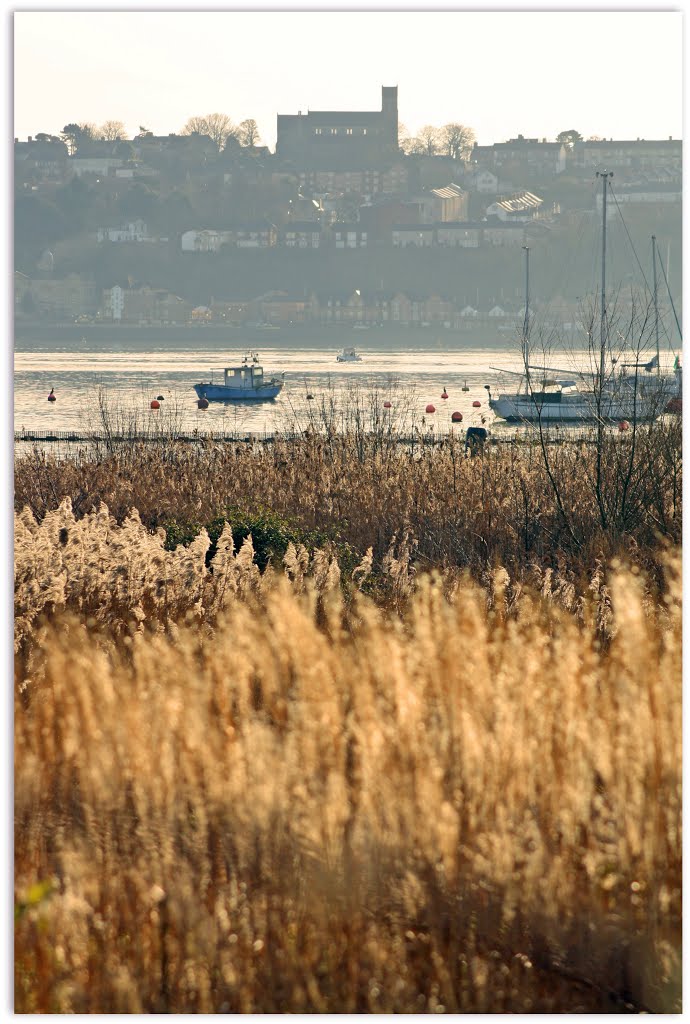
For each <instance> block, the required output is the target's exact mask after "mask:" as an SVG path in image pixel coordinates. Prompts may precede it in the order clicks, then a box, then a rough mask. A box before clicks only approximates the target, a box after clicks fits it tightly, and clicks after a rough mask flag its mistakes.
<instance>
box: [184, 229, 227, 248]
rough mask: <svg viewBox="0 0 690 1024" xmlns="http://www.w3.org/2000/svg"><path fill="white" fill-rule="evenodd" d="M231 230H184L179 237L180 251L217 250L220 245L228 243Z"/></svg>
mask: <svg viewBox="0 0 690 1024" xmlns="http://www.w3.org/2000/svg"><path fill="white" fill-rule="evenodd" d="M231 237H232V232H231V231H208V230H203V231H185V232H183V234H182V237H181V239H180V247H181V249H182V252H218V250H219V249H220V247H221V245H224V244H226V243H229V242H230V240H231Z"/></svg>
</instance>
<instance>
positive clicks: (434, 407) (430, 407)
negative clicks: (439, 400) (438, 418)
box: [426, 403, 436, 412]
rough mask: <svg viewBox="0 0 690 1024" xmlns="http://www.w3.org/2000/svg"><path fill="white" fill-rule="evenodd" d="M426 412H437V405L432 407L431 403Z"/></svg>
mask: <svg viewBox="0 0 690 1024" xmlns="http://www.w3.org/2000/svg"><path fill="white" fill-rule="evenodd" d="M426 411H427V412H436V406H435V405H431V403H429V405H427V407H426Z"/></svg>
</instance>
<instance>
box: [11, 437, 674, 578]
mask: <svg viewBox="0 0 690 1024" xmlns="http://www.w3.org/2000/svg"><path fill="white" fill-rule="evenodd" d="M681 441H682V438H681V430H680V426H679V424H678V423H668V424H667V423H664V422H660V423H659V424H655V425H654V429H653V430H650V431H639V432H638V433H637V434H636V436H635V438H634V443H633V441H632V439H630V438H628V436H627V435H624V436H623V437H622V438H619V437H609V436H607V437H606V438H605V439H604V444H603V451H602V458H601V460H600V462H601V467H602V469H601V481H600V484H601V486H600V487H599V489H598V492H597V487H596V479H595V462H596V460H595V458H594V449H593V447H592V445H591V444H589V443H587V440H586V439H585V440H583V441H578V442H569V443H563V444H553V445H548V446H545V449H544V451H542V450H541V448H540V446H539V445H538V444H534V443H524V442H523V441H521V440H520V439H519V438H518V437H517V436H516V439H515V442H514V443H512V444H501V445H496V446H495V447H493V446H488V447H487V449H486V451H485V454H484V457H483V458H467V457H465V451H464V441H463V438H461V437H456V436H453V435H451V436H450V437H448V438H446V439H445V440H444V441H443V443H441V444H430V443H428V439H425V438H424V437H421V438H417V440H416V441H415V443H414V444H410V445H404V444H401V443H400V442H399V439H398V438H397V437H396V436H395V435H394V434H392V433H388V432H386V431H385V430H384V429H382V430H381V431H379V432H378V433H373V434H371V433H363V432H351V433H335V432H332V431H329V430H326V431H325V432H324V431H322V432H321V433H318V432H310V433H308V434H305V435H304V436H303V437H301V438H297V439H293V440H284V439H281V438H280V437H278V438H277V439H276V440H275V442H274V443H272V444H266V445H260V444H226V443H208V444H198V445H193V444H185V443H175V442H173V441H169V442H167V443H165V444H161V445H158V444H156V443H154V442H150V443H147V444H135V443H133V442H131V443H129V444H127V445H126V446H121V447H120V448H119V449H117V450H115V451H114V452H112V453H109V454H108V453H104V454H103V455H102V457H98V458H96V457H94V455H93V454H92V453H89V452H84V453H82V454H81V455H79V456H78V457H75V458H70V459H56V458H54V457H51V456H48V455H45V454H43V453H41V452H38V451H34V452H33V453H30V454H29V455H25V456H21V457H19V458H18V459H17V460H16V463H15V508H16V510H17V511H21V510H22V509H23V508H24V507H25V506H28V507H29V508H30V509H31V511H32V512H33V514H34V516H35V517H36V518H37V519H38V520H42V519H43V517H44V516H45V514H46V513H47V512H49V511H55V510H56V509H57V507H58V505H59V504H60V501H61V500H62V499H63V497H65V496H69V497H70V498H71V500H72V505H73V509H74V512H75V515H76V516H77V517H78V518H81V516H83V515H84V514H86V513H87V512H92V511H95V510H97V509H98V507H99V506H100V504H101V503H105V504H106V505H107V506H108V509H109V510H110V512H111V514H112V515H113V517H114V518H115V519H116V520H117V522H118V523H121V522H122V521H123V520H124V519H125V518H126V516H127V515H128V514H129V511H130V509H131V508H132V507H134V508H136V509H137V510H138V512H139V515H140V517H141V520H142V522H143V523H144V525H145V526H146V527H147V528H148V529H149V530H152V531H153V530H156V529H157V528H159V527H161V526H164V527H168V526H169V524H171V523H174V524H178V525H180V526H181V527H184V528H186V527H190V528H195V529H196V530H198V529H199V528H200V527H201V526H203V525H207V524H208V523H209V522H210V521H212V520H213V519H214V518H216V517H221V518H227V517H228V514H229V513H231V512H232V511H233V510H237V509H242V510H251V509H257V508H258V509H270V510H272V512H274V513H276V514H278V515H280V516H283V517H287V518H289V519H290V520H291V521H293V522H294V523H295V524H296V525H297V526H299V527H300V528H301V529H303V530H306V531H320V532H322V533H326V534H327V535H328V536H330V537H332V538H333V539H336V540H339V541H342V542H346V543H347V544H349V545H350V546H351V547H352V548H353V550H354V551H356V552H357V553H358V555H359V557H361V556H362V555H364V553H365V552H366V550H367V549H368V548H369V547H370V546H371V547H372V549H373V554H374V558H375V559H376V560H377V561H380V560H381V559H382V558H383V557H384V555H385V553H386V550H387V548H388V545H389V542H390V538H391V537H392V536H393V534H396V535H397V536H398V537H402V536H403V535H404V534H405V532H406V531H410V533H411V534H412V535H413V536H414V537H415V538H416V540H417V548H416V550H415V559H416V561H417V562H419V563H420V564H421V565H422V566H423V567H425V568H432V567H437V566H439V567H441V566H455V567H460V568H462V569H464V568H468V569H470V570H471V571H472V573H473V574H476V573H478V572H480V571H481V570H482V569H484V568H485V567H486V566H487V565H489V566H493V565H495V564H497V563H500V564H501V565H504V566H505V567H506V568H507V569H508V571H509V572H510V574H511V577H513V578H516V577H517V576H519V575H521V574H522V573H523V570H524V569H525V568H526V567H527V566H529V565H530V564H532V563H537V564H539V565H541V566H543V567H544V568H548V567H549V566H550V567H553V568H556V567H558V568H570V569H572V570H573V571H575V572H576V573H580V572H582V571H585V572H586V571H588V570H589V568H590V566H591V565H592V563H593V561H594V559H595V558H597V557H598V558H603V559H608V558H610V557H611V556H612V555H614V554H619V553H621V551H623V552H625V553H626V554H627V555H628V557H633V555H635V557H643V554H644V552H645V551H646V550H648V549H649V548H651V547H656V545H657V543H658V539H659V538H660V537H663V538H664V539H665V540H667V541H669V542H671V543H680V539H681V526H682V517H681V488H682V467H681ZM544 452H546V455H547V457H548V472H547V468H546V465H545V462H544ZM557 499H558V500H557ZM633 548H634V551H633V550H632V549H633Z"/></svg>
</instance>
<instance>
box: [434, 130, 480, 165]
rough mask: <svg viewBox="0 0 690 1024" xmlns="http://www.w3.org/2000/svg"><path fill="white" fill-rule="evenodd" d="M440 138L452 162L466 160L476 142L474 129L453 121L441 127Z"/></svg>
mask: <svg viewBox="0 0 690 1024" xmlns="http://www.w3.org/2000/svg"><path fill="white" fill-rule="evenodd" d="M441 137H442V141H443V145H444V146H445V148H446V152H447V153H448V156H452V157H453V159H454V160H458V159H459V160H466V159H467V157H468V156H469V154H470V153H471V151H472V147H473V146H474V144H475V142H476V140H477V137H476V135H475V133H474V129H472V128H468V127H467V125H464V124H457V122H455V121H452V122H451V123H450V124H445V125H444V126H443V128H442V129H441Z"/></svg>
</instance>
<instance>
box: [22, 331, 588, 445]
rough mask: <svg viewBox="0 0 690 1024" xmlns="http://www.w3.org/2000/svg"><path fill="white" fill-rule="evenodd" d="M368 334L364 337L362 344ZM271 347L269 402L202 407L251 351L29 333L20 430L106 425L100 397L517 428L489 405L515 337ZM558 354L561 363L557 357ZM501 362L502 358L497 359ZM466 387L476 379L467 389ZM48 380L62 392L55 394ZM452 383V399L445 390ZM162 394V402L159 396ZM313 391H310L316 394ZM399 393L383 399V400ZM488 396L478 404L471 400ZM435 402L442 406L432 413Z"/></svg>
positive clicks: (236, 427) (180, 421) (285, 420)
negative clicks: (500, 343)
mask: <svg viewBox="0 0 690 1024" xmlns="http://www.w3.org/2000/svg"><path fill="white" fill-rule="evenodd" d="M358 340H359V339H355V343H356V342H357V341H358ZM295 341H296V345H295V347H292V348H290V349H285V348H263V349H261V351H260V357H261V363H262V365H263V366H264V372H265V373H266V374H271V373H275V372H283V371H284V372H285V387H284V388H283V391H282V392H281V394H280V395H279V397H278V398H277V399H275V400H274V401H272V402H263V403H251V404H248V403H228V404H224V403H211V404H210V406H209V408H208V409H207V410H200V409H199V408H198V407H197V398H196V394H195V392H194V390H193V387H192V386H193V384H195V383H198V382H200V381H207V380H209V379H210V378H211V374H213V378H214V380H218V381H220V380H221V379H222V370H223V368H224V367H225V366H227V365H232V364H238V363H239V362H240V361H241V358H242V356H243V354H244V353H243V351H241V350H236V351H234V352H229V351H228V350H227V348H225V347H222V348H221V347H219V346H216V347H213V346H211V345H208V344H206V346H205V347H199V346H198V345H197V346H192V345H191V344H190V345H189V346H180V345H179V344H178V345H172V344H171V345H170V346H169V347H167V348H166V347H162V346H158V345H157V346H156V349H155V350H153V347H152V346H150V345H146V344H145V343H143V344H142V343H139V344H130V345H123V344H116V343H112V344H109V343H104V344H101V343H84V342H81V343H64V344H59V345H56V344H49V343H40V342H31V341H21V342H20V343H19V344H18V345H17V348H16V350H15V375H14V425H15V430H21V429H22V428H25V429H26V430H27V431H31V430H37V431H45V430H55V431H58V430H73V431H76V432H85V431H88V430H99V429H102V427H103V415H102V413H101V412H100V411H99V407H98V397H99V395H100V396H101V399H102V401H104V402H105V404H106V406H107V410H108V411H107V415H108V417H109V418H110V425H111V427H115V428H117V427H118V426H124V427H126V426H132V425H136V427H137V428H139V429H142V428H143V429H146V428H147V427H151V426H153V425H155V424H156V423H159V424H161V425H165V424H169V425H171V426H174V427H175V428H178V429H180V430H185V431H191V430H194V429H197V430H199V431H204V432H205V431H224V432H227V433H231V432H236V433H247V432H256V433H261V432H274V431H284V430H285V431H289V430H303V429H304V428H305V427H306V426H308V425H309V423H310V422H315V423H318V422H319V421H320V420H322V419H323V417H324V416H327V417H328V418H329V419H330V420H331V421H332V422H334V423H335V424H336V425H343V424H344V423H345V422H346V420H347V416H348V413H347V410H348V409H349V410H350V415H351V414H352V409H353V408H354V407H355V406H358V407H359V408H360V410H362V414H363V416H364V418H365V420H367V419H368V421H369V422H371V420H372V419H376V418H381V417H388V419H389V420H390V422H391V423H392V424H393V425H394V426H395V427H396V428H399V429H405V430H407V429H411V428H413V427H417V428H418V429H420V430H424V431H425V432H429V431H434V432H437V433H441V432H445V431H447V430H449V429H451V415H452V413H453V412H460V413H462V417H463V420H462V423H461V424H459V426H458V429H460V430H462V431H463V432H464V430H465V429H466V427H468V426H472V425H476V426H478V425H481V424H483V425H485V426H487V427H489V428H490V429H491V430H492V431H494V432H501V431H506V430H507V431H514V430H515V428H514V427H509V426H507V425H506V424H504V423H503V422H502V421H500V420H497V419H496V418H495V417H494V415H493V413H492V412H491V410H490V409H489V407H488V402H487V392H486V390H485V385H486V384H489V385H491V387H492V390H493V391H494V393H497V392H498V391H499V385H498V377H499V374H498V373H497V372H496V368H497V369H498V370H508V371H516V372H517V371H519V370H520V365H521V363H520V353H519V350H518V349H517V347H516V345H515V343H514V342H512V341H511V342H506V344H505V347H496V346H493V347H492V348H491V349H487V348H486V347H479V346H476V347H467V348H462V349H458V348H457V347H455V348H452V349H451V348H450V347H449V348H448V349H447V350H444V349H443V347H442V346H441V345H437V346H435V347H434V349H433V350H430V349H429V348H428V347H427V348H421V347H420V348H408V347H403V346H402V345H401V346H400V347H399V348H397V349H393V350H391V349H385V350H384V349H383V348H381V349H380V350H377V349H376V348H375V347H373V346H372V345H371V343H369V345H368V346H367V347H362V348H360V349H359V351H360V354H361V355H362V362H360V363H349V364H348V363H338V362H337V361H336V356H337V354H338V352H339V351H340V349H338V348H335V347H326V346H324V347H323V348H322V349H315V348H313V347H312V348H307V347H299V342H298V341H297V339H295ZM558 358H560V360H561V362H560V365H561V366H562V365H563V364H564V360H565V365H566V366H568V365H586V363H587V354H586V353H584V352H579V353H568V356H567V358H566V357H564V356H561V357H558ZM553 362H555V363H556V365H559V363H558V359H557V357H555V356H554V357H553ZM492 368H493V369H492ZM515 383H516V381H515V379H513V380H512V381H511V378H510V377H507V378H504V379H503V381H502V386H501V387H500V390H506V388H507V389H508V390H512V389H513V387H514V386H515ZM464 387H466V388H467V389H468V390H466V391H465V390H463V388H464ZM51 388H54V389H55V394H56V396H57V401H55V402H53V403H51V402H48V401H47V396H48V393H49V391H50V389H51ZM444 389H445V390H446V392H447V394H448V398H447V399H443V398H441V394H442V392H443V391H444ZM158 395H163V396H164V400H163V401H162V402H161V409H160V410H159V411H153V410H151V408H150V403H151V400H152V399H154V398H156V397H157V396H158ZM308 395H311V396H313V397H312V398H311V399H308V398H307V396H308ZM384 401H388V402H390V403H391V408H390V410H384V408H383V403H384ZM474 402H480V403H481V405H480V407H479V408H476V407H474V406H473V403H474ZM428 404H433V405H434V406H435V409H436V411H435V412H434V413H433V414H428V413H426V406H427V405H428Z"/></svg>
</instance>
